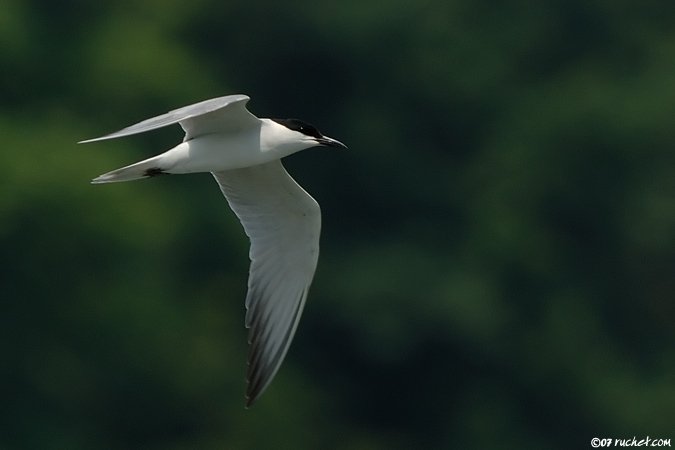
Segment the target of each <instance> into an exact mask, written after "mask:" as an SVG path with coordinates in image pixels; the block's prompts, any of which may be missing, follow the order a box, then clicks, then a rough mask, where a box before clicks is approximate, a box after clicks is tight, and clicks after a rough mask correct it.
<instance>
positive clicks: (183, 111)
mask: <svg viewBox="0 0 675 450" xmlns="http://www.w3.org/2000/svg"><path fill="white" fill-rule="evenodd" d="M248 101H249V97H248V96H247V95H241V94H240V95H228V96H225V97H218V98H212V99H211V100H205V101H203V102H199V103H195V104H194V105H189V106H184V107H182V108H178V109H174V110H173V111H169V112H168V113H166V114H162V115H161V116H157V117H153V118H151V119H146V120H144V121H142V122H139V123H137V124H135V125H131V126H129V127H126V128H123V129H121V130H120V131H116V132H114V133H110V134H106V135H105V136H102V137H99V138H95V139H88V140H86V141H81V142H80V144H84V143H87V142H95V141H103V140H106V139H115V138H119V137H123V136H130V135H132V134H138V133H145V132H146V131H150V130H156V129H158V128H162V127H166V126H169V125H173V124H176V123H180V125H181V126H182V127H183V129H184V130H185V140H186V141H187V140H189V139H192V138H195V137H197V136H202V135H204V134H209V133H216V132H224V131H235V130H237V129H243V128H246V127H249V126H253V125H256V124H258V123H259V121H260V119H258V118H257V117H255V116H254V115H253V114H251V113H250V112H249V111H248V110H247V109H246V103H247V102H248Z"/></svg>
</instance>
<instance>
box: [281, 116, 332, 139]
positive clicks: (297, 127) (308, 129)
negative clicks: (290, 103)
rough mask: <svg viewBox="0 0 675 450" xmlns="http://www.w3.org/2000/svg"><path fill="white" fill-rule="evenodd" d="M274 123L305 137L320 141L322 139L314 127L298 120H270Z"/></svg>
mask: <svg viewBox="0 0 675 450" xmlns="http://www.w3.org/2000/svg"><path fill="white" fill-rule="evenodd" d="M272 120H273V121H275V122H276V123H279V124H281V125H283V126H285V127H286V128H288V129H289V130H293V131H297V132H299V133H302V134H304V135H307V136H311V137H313V138H317V139H320V138H322V137H323V135H322V134H321V132H320V131H319V130H317V129H316V127H315V126H314V125H311V124H309V123H307V122H303V121H302V120H300V119H272Z"/></svg>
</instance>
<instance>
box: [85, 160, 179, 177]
mask: <svg viewBox="0 0 675 450" xmlns="http://www.w3.org/2000/svg"><path fill="white" fill-rule="evenodd" d="M162 156H163V155H158V156H154V157H152V158H148V159H146V160H144V161H140V162H137V163H135V164H131V165H130V166H126V167H122V168H121V169H117V170H113V171H112V172H108V173H104V174H103V175H101V176H99V177H96V178H94V179H93V180H91V182H92V184H102V183H118V182H121V181H132V180H141V179H143V178H149V177H154V176H157V175H165V174H167V172H165V171H164V169H163V168H162V167H161V165H160V162H161V161H160V159H161V157H162Z"/></svg>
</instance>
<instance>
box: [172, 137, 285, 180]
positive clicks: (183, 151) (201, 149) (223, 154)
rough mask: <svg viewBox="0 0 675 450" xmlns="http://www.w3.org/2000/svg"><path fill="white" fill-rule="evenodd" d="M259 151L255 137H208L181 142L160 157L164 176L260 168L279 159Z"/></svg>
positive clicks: (258, 138) (271, 154)
mask: <svg viewBox="0 0 675 450" xmlns="http://www.w3.org/2000/svg"><path fill="white" fill-rule="evenodd" d="M280 157H281V155H277V154H276V152H274V151H262V150H261V148H260V137H259V133H239V134H233V135H222V134H208V135H204V136H199V137H197V138H194V139H191V140H189V141H186V142H183V143H181V144H179V145H177V146H176V147H174V148H173V149H171V150H169V151H168V152H166V153H165V154H164V158H162V166H164V167H165V169H164V171H165V172H168V173H195V172H220V171H223V170H232V169H241V168H244V167H250V166H255V165H258V164H264V163H266V162H270V161H272V160H274V159H279V158H280Z"/></svg>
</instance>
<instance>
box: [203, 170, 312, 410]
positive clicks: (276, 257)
mask: <svg viewBox="0 0 675 450" xmlns="http://www.w3.org/2000/svg"><path fill="white" fill-rule="evenodd" d="M213 176H214V177H215V178H216V181H217V182H218V184H219V185H220V189H221V190H222V192H223V194H225V198H226V199H227V201H228V203H229V204H230V207H231V208H232V210H233V211H234V212H235V214H236V215H237V217H239V220H241V223H242V225H243V226H244V230H245V231H246V234H247V235H248V237H249V238H250V240H251V250H250V252H249V257H250V259H251V267H250V271H249V278H248V294H247V295H246V321H245V323H246V327H247V328H249V345H250V347H249V355H248V371H247V376H246V379H247V382H248V388H247V392H246V399H247V406H250V405H251V404H252V403H253V402H254V401H255V400H256V399H257V398H258V397H259V396H260V394H261V393H262V392H263V391H264V390H265V388H267V386H268V385H269V383H270V382H271V381H272V378H274V375H275V374H276V373H277V370H278V369H279V366H280V365H281V363H282V361H283V359H284V356H286V352H287V351H288V348H289V346H290V344H291V340H292V339H293V335H294V334H295V330H296V327H297V326H298V322H299V320H300V315H301V314H302V309H303V307H304V304H305V300H306V298H307V291H308V290H309V286H310V284H311V282H312V278H313V277H314V271H315V269H316V263H317V260H318V257H319V234H320V232H321V210H320V209H319V205H318V203H317V202H316V201H315V200H314V199H313V198H312V197H311V196H310V195H309V194H308V193H307V192H305V190H304V189H303V188H302V187H300V185H298V184H297V183H296V182H295V180H293V178H291V176H290V175H289V174H288V172H286V170H285V169H284V167H283V165H282V164H281V161H279V160H277V161H273V162H270V163H266V164H262V165H258V166H253V167H248V168H244V169H236V170H229V171H224V172H214V173H213Z"/></svg>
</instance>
